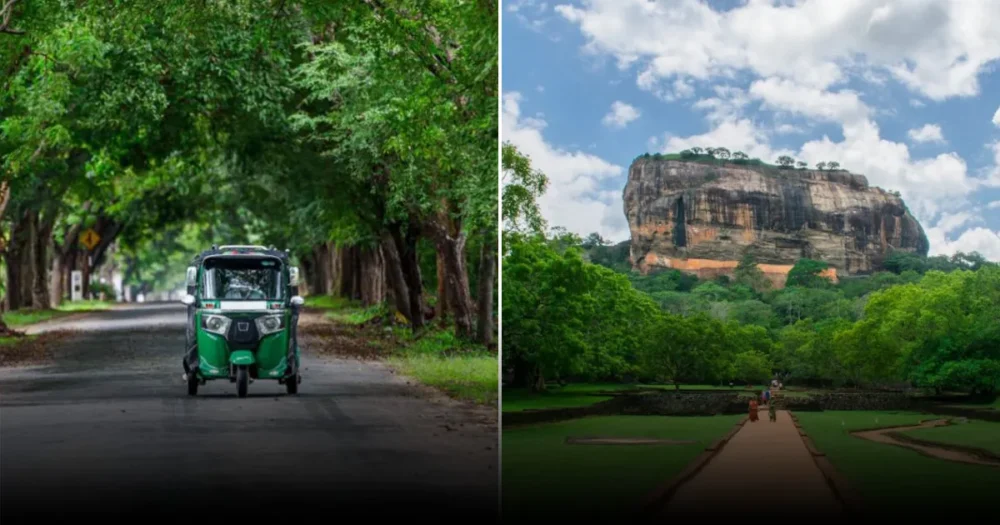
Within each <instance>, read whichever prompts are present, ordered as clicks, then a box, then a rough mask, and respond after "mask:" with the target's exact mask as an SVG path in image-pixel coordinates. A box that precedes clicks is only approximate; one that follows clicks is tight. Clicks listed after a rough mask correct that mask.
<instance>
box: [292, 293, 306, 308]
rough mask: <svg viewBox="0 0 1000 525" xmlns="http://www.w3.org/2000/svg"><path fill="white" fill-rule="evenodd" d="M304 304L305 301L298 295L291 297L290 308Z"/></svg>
mask: <svg viewBox="0 0 1000 525" xmlns="http://www.w3.org/2000/svg"><path fill="white" fill-rule="evenodd" d="M305 303H306V300H305V299H303V298H302V296H300V295H296V296H295V297H292V306H302V305H303V304H305Z"/></svg>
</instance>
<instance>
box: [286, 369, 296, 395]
mask: <svg viewBox="0 0 1000 525" xmlns="http://www.w3.org/2000/svg"><path fill="white" fill-rule="evenodd" d="M285 391H286V392H288V393H289V394H298V393H299V375H298V374H295V375H293V376H292V377H290V378H289V379H288V381H285Z"/></svg>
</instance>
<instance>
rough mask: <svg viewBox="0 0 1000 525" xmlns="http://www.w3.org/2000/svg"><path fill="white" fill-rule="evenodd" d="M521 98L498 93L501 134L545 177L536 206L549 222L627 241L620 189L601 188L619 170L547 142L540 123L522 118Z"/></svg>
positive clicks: (514, 94)
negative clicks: (545, 186) (546, 185)
mask: <svg viewBox="0 0 1000 525" xmlns="http://www.w3.org/2000/svg"><path fill="white" fill-rule="evenodd" d="M522 101H523V97H522V95H521V94H520V93H517V92H509V93H505V94H504V96H503V120H502V127H503V129H502V132H503V135H502V136H503V138H504V140H505V141H510V142H511V143H512V144H514V145H515V146H517V148H518V149H519V150H520V151H521V153H523V154H524V155H527V156H528V158H529V159H531V164H532V167H533V168H535V169H538V170H540V171H542V172H543V173H545V174H546V175H547V176H548V178H549V188H548V191H547V192H546V193H545V195H543V196H542V197H541V198H539V207H540V208H541V210H542V214H543V215H544V216H545V218H546V219H547V220H548V221H549V222H550V226H563V227H565V228H566V229H567V230H569V231H572V232H574V233H576V234H578V235H581V236H586V235H589V234H590V233H592V232H598V233H600V234H601V236H602V237H604V238H606V239H612V240H615V241H621V240H625V239H628V237H629V231H628V224H627V223H626V221H625V216H624V213H623V212H622V196H621V192H620V191H609V190H606V189H603V188H602V187H601V185H602V183H604V182H605V181H607V180H608V179H614V178H619V177H622V176H623V175H624V173H625V170H624V168H622V167H621V166H617V165H615V164H612V163H610V162H607V161H605V160H604V159H602V158H600V157H598V156H596V155H592V154H589V153H584V152H581V151H567V150H564V149H560V148H557V147H555V146H552V145H551V144H549V143H548V142H547V141H546V140H545V137H544V136H543V134H542V131H543V129H544V128H545V125H546V123H545V122H542V121H539V120H538V119H530V118H528V119H526V118H522V113H521V103H522Z"/></svg>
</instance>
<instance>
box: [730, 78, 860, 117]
mask: <svg viewBox="0 0 1000 525" xmlns="http://www.w3.org/2000/svg"><path fill="white" fill-rule="evenodd" d="M750 96H752V97H753V98H756V99H759V100H762V101H763V105H762V108H764V109H771V110H773V111H775V112H778V113H781V112H789V113H793V114H800V115H804V116H806V117H810V118H814V119H820V120H827V121H832V122H839V123H842V124H844V125H845V126H856V125H858V124H860V123H861V122H863V121H864V120H865V119H867V118H868V115H869V109H868V106H866V105H865V104H864V103H863V102H861V99H860V98H859V97H858V94H857V93H855V92H853V91H847V90H844V91H839V92H836V93H831V92H827V91H823V90H821V89H818V88H815V87H810V86H807V85H802V84H796V83H795V82H793V81H791V80H785V79H779V78H775V77H772V78H768V79H765V80H757V81H755V82H754V83H752V84H751V85H750Z"/></svg>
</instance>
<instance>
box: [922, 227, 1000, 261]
mask: <svg viewBox="0 0 1000 525" xmlns="http://www.w3.org/2000/svg"><path fill="white" fill-rule="evenodd" d="M934 233H936V232H934V230H933V229H931V230H928V234H927V236H928V239H929V240H930V243H931V250H930V252H929V255H951V254H953V253H955V252H965V253H969V252H979V254H980V255H982V256H983V257H986V258H987V259H989V260H991V261H1000V233H997V232H995V231H993V230H990V229H988V228H983V227H976V228H970V229H968V230H965V231H964V232H962V234H961V235H959V236H958V238H957V239H955V240H948V239H947V238H944V237H943V236H936V235H934V236H932V234H934Z"/></svg>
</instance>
